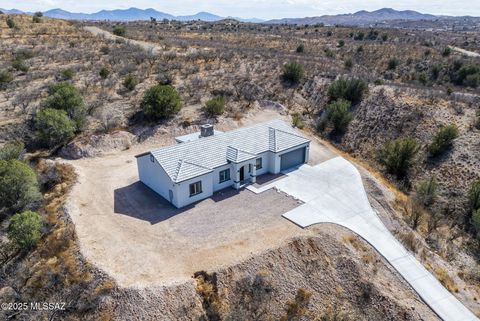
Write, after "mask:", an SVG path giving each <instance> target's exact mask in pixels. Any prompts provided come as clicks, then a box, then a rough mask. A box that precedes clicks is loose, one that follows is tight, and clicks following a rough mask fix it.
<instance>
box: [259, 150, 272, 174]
mask: <svg viewBox="0 0 480 321" xmlns="http://www.w3.org/2000/svg"><path fill="white" fill-rule="evenodd" d="M272 154H273V153H272V152H265V153H261V154H258V157H257V158H262V168H261V169H257V173H256V175H257V176H260V175H262V174H266V173H268V172H270V171H271V168H272V167H271V165H270V163H271V158H272V157H271V155H272ZM255 162H256V159H255Z"/></svg>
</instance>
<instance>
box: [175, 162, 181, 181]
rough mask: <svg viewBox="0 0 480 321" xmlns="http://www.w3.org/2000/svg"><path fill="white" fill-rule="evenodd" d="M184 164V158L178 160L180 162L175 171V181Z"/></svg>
mask: <svg viewBox="0 0 480 321" xmlns="http://www.w3.org/2000/svg"><path fill="white" fill-rule="evenodd" d="M182 166H183V159H179V160H178V163H177V168H176V169H175V173H174V179H173V180H174V181H176V180H177V177H178V174H179V173H180V169H181V168H182Z"/></svg>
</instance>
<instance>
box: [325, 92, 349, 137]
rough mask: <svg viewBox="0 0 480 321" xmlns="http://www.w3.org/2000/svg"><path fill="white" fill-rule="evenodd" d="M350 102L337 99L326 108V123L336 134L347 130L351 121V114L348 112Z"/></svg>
mask: <svg viewBox="0 0 480 321" xmlns="http://www.w3.org/2000/svg"><path fill="white" fill-rule="evenodd" d="M350 104H351V103H350V102H349V101H348V100H345V99H339V100H337V101H335V102H333V103H331V104H329V105H328V106H327V121H328V122H329V123H330V124H331V125H332V126H333V130H334V131H335V132H337V133H343V132H345V131H346V130H347V127H348V124H349V123H350V122H351V121H352V119H353V117H352V114H351V113H350V112H349V110H348V109H349V108H350Z"/></svg>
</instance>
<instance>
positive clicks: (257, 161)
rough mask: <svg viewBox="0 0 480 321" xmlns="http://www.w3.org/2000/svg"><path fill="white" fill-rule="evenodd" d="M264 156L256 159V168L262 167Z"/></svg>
mask: <svg viewBox="0 0 480 321" xmlns="http://www.w3.org/2000/svg"><path fill="white" fill-rule="evenodd" d="M262 167H263V166H262V158H261V157H260V158H257V159H256V161H255V168H256V169H262Z"/></svg>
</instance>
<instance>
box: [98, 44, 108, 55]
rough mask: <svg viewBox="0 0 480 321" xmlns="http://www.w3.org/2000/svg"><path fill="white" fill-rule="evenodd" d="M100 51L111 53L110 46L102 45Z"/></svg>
mask: <svg viewBox="0 0 480 321" xmlns="http://www.w3.org/2000/svg"><path fill="white" fill-rule="evenodd" d="M100 52H101V53H102V54H104V55H108V54H109V53H110V47H109V46H102V47H100Z"/></svg>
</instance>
